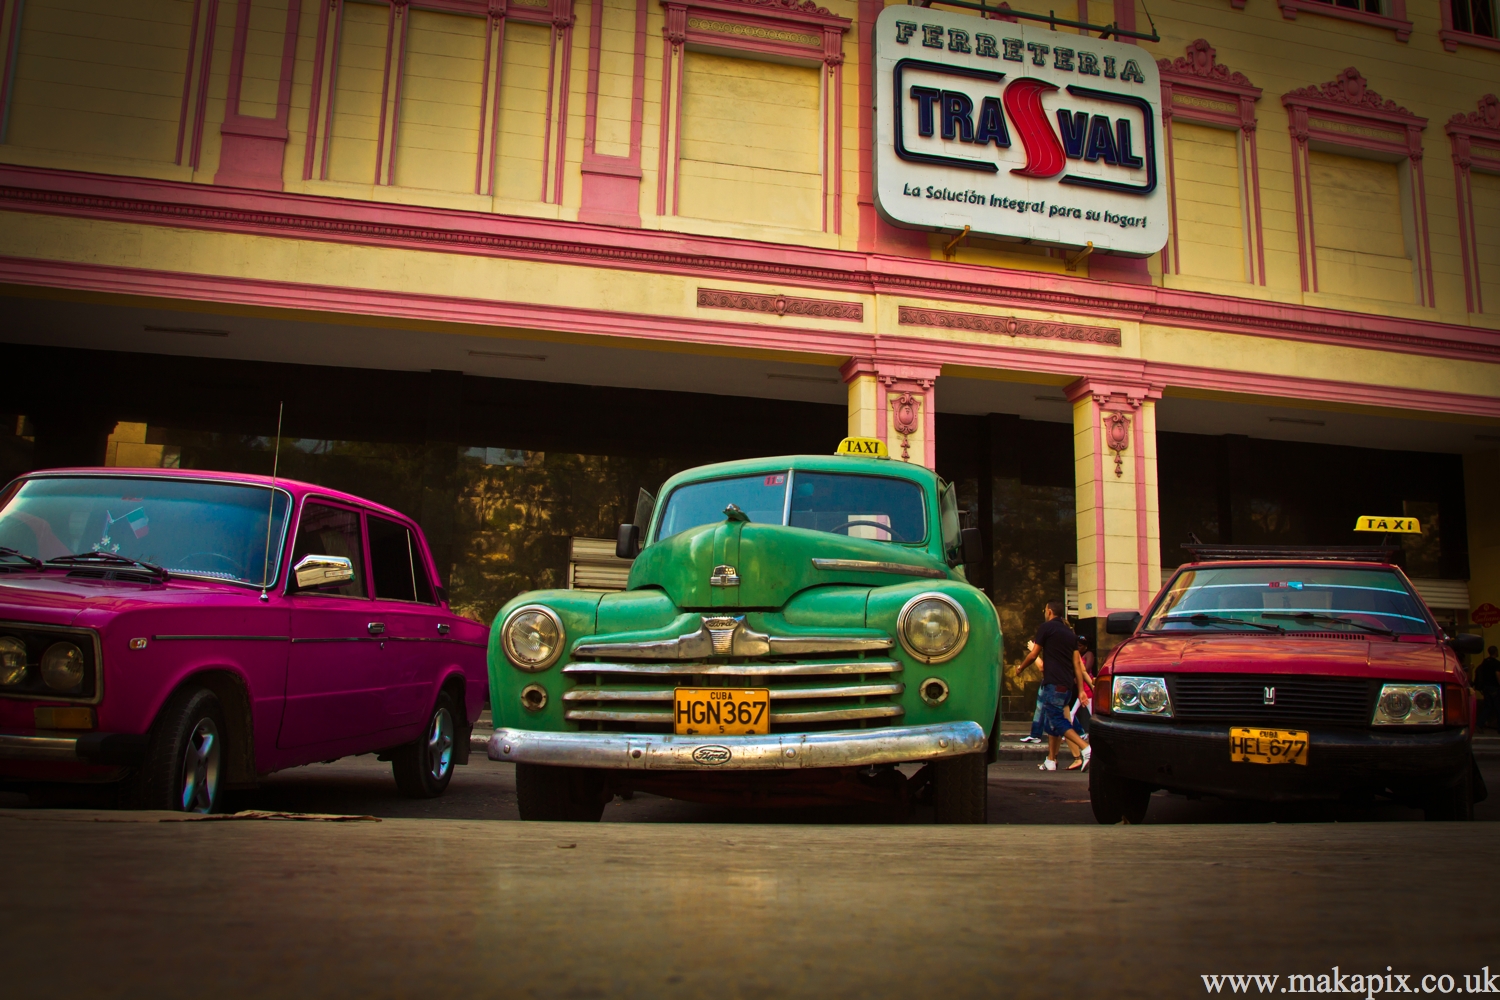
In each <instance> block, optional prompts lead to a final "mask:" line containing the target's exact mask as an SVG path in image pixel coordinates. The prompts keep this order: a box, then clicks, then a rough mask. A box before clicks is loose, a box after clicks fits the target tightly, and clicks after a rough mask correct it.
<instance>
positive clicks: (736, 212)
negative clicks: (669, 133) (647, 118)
mask: <svg viewBox="0 0 1500 1000" xmlns="http://www.w3.org/2000/svg"><path fill="white" fill-rule="evenodd" d="M819 86H820V80H819V72H818V70H817V69H816V68H814V67H808V66H788V65H785V64H782V63H771V62H763V61H761V60H758V59H738V58H732V57H729V56H720V55H710V54H707V53H703V52H689V53H687V59H686V60H685V63H684V67H683V82H682V137H681V140H680V143H681V145H680V149H681V167H680V171H681V172H680V174H679V179H678V183H679V185H680V188H679V191H680V197H681V201H680V202H679V212H680V213H681V214H682V215H687V216H695V217H697V218H701V219H715V220H718V221H722V222H752V223H760V224H762V225H768V226H784V227H787V228H794V229H821V228H822V213H821V209H820V205H819V198H820V194H821V185H822V182H821V172H820V171H821V161H820V156H819V149H818V141H819V135H820V129H819V120H818V119H819V115H818V109H819V106H820V103H819V102H820V92H819Z"/></svg>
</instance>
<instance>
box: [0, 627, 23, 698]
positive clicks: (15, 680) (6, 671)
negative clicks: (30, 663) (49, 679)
mask: <svg viewBox="0 0 1500 1000" xmlns="http://www.w3.org/2000/svg"><path fill="white" fill-rule="evenodd" d="M25 679H26V644H25V643H24V642H22V641H21V640H20V639H17V638H16V637H15V636H13V635H7V636H5V637H4V638H0V685H4V686H5V687H14V686H15V685H17V684H19V683H21V682H22V681H23V680H25Z"/></svg>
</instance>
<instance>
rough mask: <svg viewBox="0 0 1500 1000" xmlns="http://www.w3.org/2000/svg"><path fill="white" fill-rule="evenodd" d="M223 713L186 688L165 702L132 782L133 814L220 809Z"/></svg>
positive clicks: (210, 697) (211, 697) (204, 694)
mask: <svg viewBox="0 0 1500 1000" xmlns="http://www.w3.org/2000/svg"><path fill="white" fill-rule="evenodd" d="M227 733H228V727H227V726H225V724H224V709H223V707H222V706H221V705H220V704H219V698H218V696H217V695H215V694H214V693H213V692H212V691H209V690H208V689H207V688H189V689H187V690H184V691H180V692H178V693H177V694H176V695H174V696H173V697H172V699H171V700H170V701H169V702H167V706H166V707H165V708H163V709H162V712H161V715H160V716H158V717H157V720H156V724H155V725H154V726H152V727H151V739H150V742H149V743H148V744H147V747H146V757H145V760H143V761H142V762H141V766H140V769H139V770H138V771H137V772H136V774H135V776H134V778H133V779H132V781H131V783H130V787H129V789H128V794H127V796H126V801H127V803H128V804H129V805H130V807H131V808H134V809H169V810H172V811H173V812H196V813H211V812H213V811H214V810H215V809H216V808H218V806H219V804H220V793H221V792H222V791H223V778H224V772H225V770H226V764H227V762H228V755H227V753H226V750H227V747H226V746H225V742H224V740H225V735H226V734H227Z"/></svg>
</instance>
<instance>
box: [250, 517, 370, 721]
mask: <svg viewBox="0 0 1500 1000" xmlns="http://www.w3.org/2000/svg"><path fill="white" fill-rule="evenodd" d="M309 555H328V556H342V557H344V558H346V559H348V560H350V562H351V563H352V564H353V566H354V579H352V580H350V581H348V582H347V583H343V584H339V585H336V586H327V587H321V588H318V589H299V588H298V586H297V580H296V573H295V572H293V573H291V574H290V581H289V584H288V587H289V594H288V601H289V603H290V604H291V608H292V614H291V630H292V643H291V657H290V663H289V664H288V670H287V692H286V709H285V711H284V712H283V714H282V722H281V735H280V738H279V739H278V740H277V745H278V746H281V747H283V748H293V747H306V746H312V745H315V744H320V743H330V742H334V741H337V740H347V739H353V738H356V737H360V736H367V735H369V734H372V733H375V732H378V731H380V730H382V729H385V728H387V727H388V725H389V723H388V721H387V715H386V711H385V706H384V694H385V687H386V684H385V679H384V676H383V671H382V670H381V662H380V655H381V653H382V652H383V650H382V649H381V648H380V647H381V628H380V626H381V622H380V619H379V616H378V615H377V614H376V613H375V610H376V609H375V602H374V601H372V600H371V599H370V588H369V581H368V573H367V572H366V559H365V545H364V532H363V528H362V524H361V518H360V514H359V512H358V511H356V510H353V509H352V508H349V507H344V506H341V505H339V504H334V503H330V502H327V501H322V500H308V501H306V502H304V503H303V506H302V516H301V517H300V518H299V519H298V522H297V534H296V538H295V540H294V541H293V547H292V566H293V567H295V566H296V565H297V563H298V562H299V561H301V560H302V559H303V557H305V556H309Z"/></svg>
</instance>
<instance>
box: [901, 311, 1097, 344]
mask: <svg viewBox="0 0 1500 1000" xmlns="http://www.w3.org/2000/svg"><path fill="white" fill-rule="evenodd" d="M897 313H898V317H899V318H898V320H897V321H898V322H899V323H900V324H901V325H902V326H935V327H941V328H942V329H945V330H971V331H974V332H976V333H999V334H1004V335H1006V336H1008V337H1035V338H1038V339H1040V340H1070V341H1073V342H1075V343H1080V344H1106V345H1108V346H1110V347H1119V346H1120V331H1119V330H1118V329H1117V328H1115V327H1105V326H1075V325H1073V324H1071V323H1048V322H1043V321H1040V320H1030V319H1015V318H1014V317H1010V316H984V315H980V314H978V313H960V312H948V311H947V310H944V309H924V308H922V307H920V306H901V307H900V309H899V310H898V311H897Z"/></svg>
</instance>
